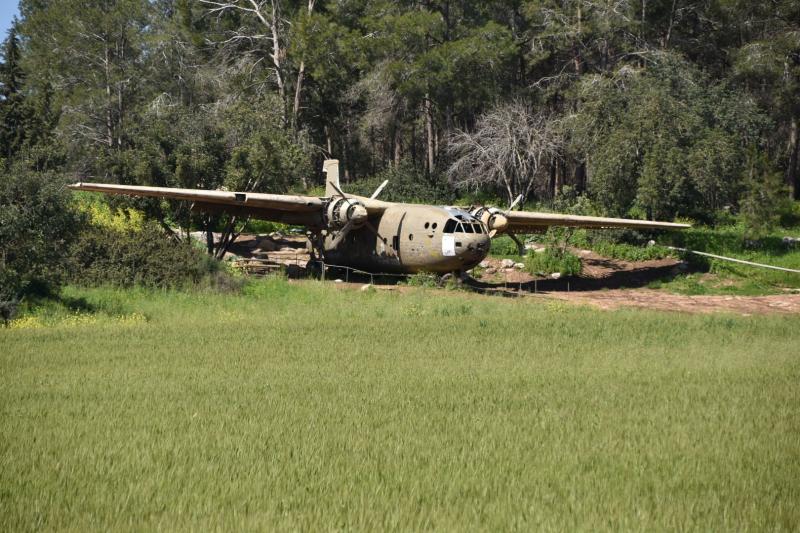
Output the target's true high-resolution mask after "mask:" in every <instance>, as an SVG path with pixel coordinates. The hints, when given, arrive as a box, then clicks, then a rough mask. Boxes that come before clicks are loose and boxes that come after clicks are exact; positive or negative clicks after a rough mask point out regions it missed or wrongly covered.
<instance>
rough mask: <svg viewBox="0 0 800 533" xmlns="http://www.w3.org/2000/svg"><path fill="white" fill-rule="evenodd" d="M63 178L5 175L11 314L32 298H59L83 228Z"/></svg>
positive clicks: (0, 198) (5, 260)
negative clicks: (72, 249) (66, 264)
mask: <svg viewBox="0 0 800 533" xmlns="http://www.w3.org/2000/svg"><path fill="white" fill-rule="evenodd" d="M64 182H65V180H64V179H63V178H62V177H61V176H58V175H53V174H42V173H38V174H37V173H31V172H27V171H14V170H12V171H11V172H9V173H6V174H4V175H2V176H0V302H5V303H6V304H7V305H6V308H7V309H8V313H11V312H12V311H13V307H14V305H13V303H14V302H19V300H20V299H21V298H23V297H25V296H27V295H36V294H39V295H48V294H53V293H57V292H58V290H59V288H60V286H61V283H62V281H63V275H64V260H65V255H66V250H67V248H68V247H69V245H70V243H71V242H72V240H73V239H74V238H75V234H76V233H77V231H78V229H79V228H80V226H81V219H80V217H79V216H78V214H77V213H75V211H74V210H72V209H71V208H70V205H69V202H68V198H69V196H68V195H69V191H67V190H66V189H65V188H64Z"/></svg>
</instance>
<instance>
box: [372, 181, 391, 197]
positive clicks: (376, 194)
mask: <svg viewBox="0 0 800 533" xmlns="http://www.w3.org/2000/svg"><path fill="white" fill-rule="evenodd" d="M387 183H389V180H384V181H383V183H381V184H380V185H378V188H377V189H375V192H374V193H372V196H370V197H369V199H370V200H374V199H375V198H377V197H378V195H379V194H380V193H381V191H382V190H383V188H384V187H386V184H387Z"/></svg>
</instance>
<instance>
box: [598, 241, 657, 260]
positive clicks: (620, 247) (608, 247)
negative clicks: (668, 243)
mask: <svg viewBox="0 0 800 533" xmlns="http://www.w3.org/2000/svg"><path fill="white" fill-rule="evenodd" d="M591 248H592V250H594V251H595V252H597V253H598V254H600V255H602V256H603V257H608V258H611V259H620V260H622V261H650V260H653V259H664V258H665V257H669V256H670V255H672V252H671V251H670V249H669V248H667V247H665V246H633V245H631V244H625V243H613V242H607V241H599V242H596V243H594V244H592V246H591Z"/></svg>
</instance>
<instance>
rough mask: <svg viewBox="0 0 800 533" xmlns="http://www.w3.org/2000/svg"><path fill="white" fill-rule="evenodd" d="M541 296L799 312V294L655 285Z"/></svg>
mask: <svg viewBox="0 0 800 533" xmlns="http://www.w3.org/2000/svg"><path fill="white" fill-rule="evenodd" d="M541 296H542V297H547V298H555V299H558V300H564V301H569V302H574V303H580V304H587V305H592V306H595V307H599V308H600V309H619V308H622V307H636V308H644V309H657V310H661V311H679V312H685V313H718V312H723V313H734V314H738V315H742V316H750V315H766V314H775V313H778V314H794V313H800V294H778V295H771V296H706V295H701V296H687V295H683V294H671V293H668V292H666V291H659V290H653V289H634V290H608V291H583V292H551V293H546V294H541Z"/></svg>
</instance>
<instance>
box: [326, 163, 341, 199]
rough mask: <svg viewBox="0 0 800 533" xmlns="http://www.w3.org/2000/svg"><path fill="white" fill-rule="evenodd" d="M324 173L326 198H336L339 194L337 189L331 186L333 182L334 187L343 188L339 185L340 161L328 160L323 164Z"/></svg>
mask: <svg viewBox="0 0 800 533" xmlns="http://www.w3.org/2000/svg"><path fill="white" fill-rule="evenodd" d="M322 172H323V174H325V196H329V197H330V196H336V195H337V194H339V193H337V192H336V189H334V188H333V187H332V186H331V182H333V184H334V185H336V186H337V187H339V188H341V186H340V185H339V160H338V159H326V160H325V162H324V163H322Z"/></svg>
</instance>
